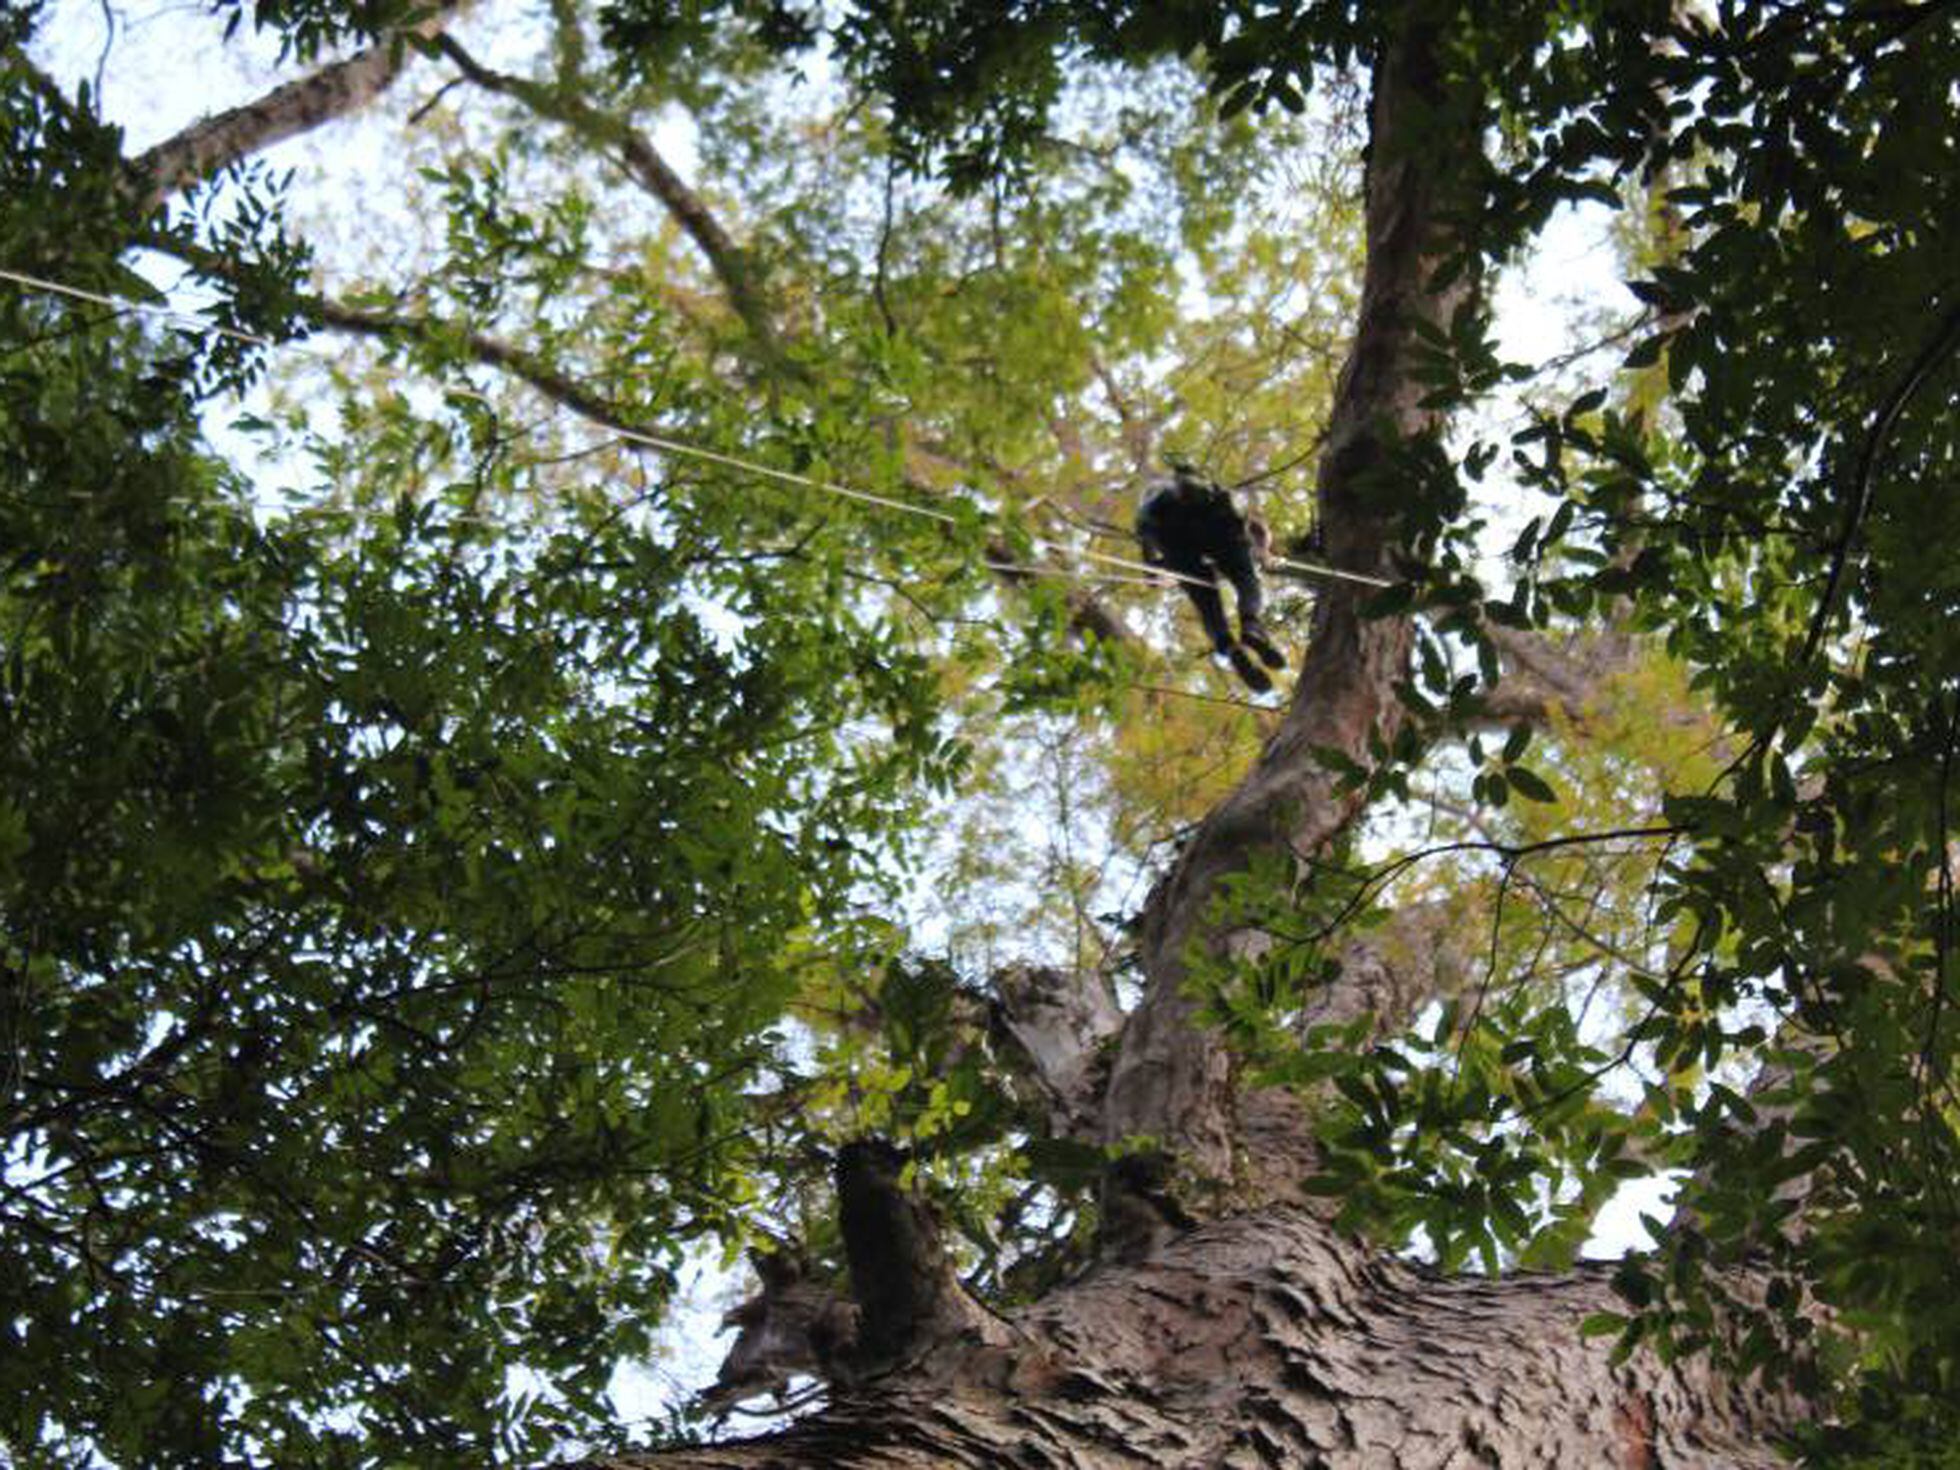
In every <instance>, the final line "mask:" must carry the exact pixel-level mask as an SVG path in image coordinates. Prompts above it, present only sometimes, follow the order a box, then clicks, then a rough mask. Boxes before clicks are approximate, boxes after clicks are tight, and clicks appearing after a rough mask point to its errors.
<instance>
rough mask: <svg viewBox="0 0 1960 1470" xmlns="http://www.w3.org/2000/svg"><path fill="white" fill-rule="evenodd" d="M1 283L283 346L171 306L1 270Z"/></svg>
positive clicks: (262, 344) (258, 343)
mask: <svg viewBox="0 0 1960 1470" xmlns="http://www.w3.org/2000/svg"><path fill="white" fill-rule="evenodd" d="M0 280H5V281H12V282H14V283H15V284H16V285H20V286H26V287H28V288H30V289H31V290H36V291H52V292H53V293H54V294H55V295H57V296H71V297H73V298H74V299H75V300H77V301H87V302H90V303H92V304H93V305H96V306H106V307H108V308H109V309H110V310H111V311H140V312H142V313H144V314H145V315H147V316H157V317H164V318H167V319H168V320H170V321H173V322H175V323H177V324H178V325H179V326H181V327H183V329H184V330H185V331H199V332H210V333H211V334H212V335H214V336H218V337H229V338H231V339H232V340H233V341H234V342H246V343H249V344H250V345H252V346H254V347H268V348H273V349H277V348H279V347H280V346H282V345H290V344H282V343H278V342H275V341H273V340H272V339H271V338H270V337H261V336H260V335H259V334H258V333H256V332H240V331H235V330H233V329H232V328H231V327H221V326H219V325H218V324H217V323H216V322H207V321H206V320H204V318H203V317H201V316H193V315H192V314H191V313H190V312H187V311H179V310H177V309H176V308H175V307H172V306H157V305H155V304H153V303H151V302H148V301H131V300H129V299H128V298H127V297H120V296H104V295H103V294H102V293H101V292H99V291H84V290H83V289H82V288H81V287H79V286H64V285H62V284H61V283H60V282H59V281H44V280H42V279H41V278H40V277H39V276H27V275H22V274H21V273H20V272H19V271H10V270H8V269H6V268H5V267H4V266H0Z"/></svg>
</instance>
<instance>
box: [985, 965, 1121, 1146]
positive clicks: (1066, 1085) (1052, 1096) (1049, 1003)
mask: <svg viewBox="0 0 1960 1470" xmlns="http://www.w3.org/2000/svg"><path fill="white" fill-rule="evenodd" d="M994 995H995V998H996V1003H997V1004H996V1011H995V1016H996V1020H997V1022H998V1024H999V1026H1000V1029H1001V1030H1002V1031H1004V1032H1005V1033H1006V1034H1007V1036H1008V1038H1009V1039H1010V1040H1011V1041H1012V1042H1013V1043H1014V1045H1015V1047H1016V1048H1017V1049H1018V1050H1019V1051H1020V1053H1021V1054H1022V1056H1023V1057H1025V1058H1026V1059H1027V1063H1028V1068H1029V1070H1030V1072H1031V1073H1032V1074H1033V1076H1034V1078H1035V1080H1036V1081H1037V1082H1038V1083H1039V1084H1040V1086H1041V1089H1042V1091H1043V1092H1044V1093H1046V1094H1047V1097H1048V1108H1047V1112H1048V1118H1049V1126H1050V1128H1051V1129H1052V1131H1054V1132H1055V1133H1057V1134H1060V1135H1063V1136H1067V1137H1081V1136H1093V1127H1092V1124H1093V1120H1094V1117H1095V1108H1096V1104H1097V1102H1098V1101H1099V1100H1100V1098H1101V1095H1102V1086H1103V1083H1104V1081H1105V1078H1104V1075H1103V1073H1104V1059H1103V1046H1104V1043H1105V1042H1107V1041H1108V1040H1109V1038H1110V1037H1112V1036H1114V1035H1115V1034H1116V1031H1117V1028H1118V1027H1119V1026H1120V1025H1121V1024H1122V1020H1123V1013H1122V1012H1121V1011H1119V1010H1118V1009H1117V1008H1116V1002H1115V1000H1114V999H1112V998H1111V996H1110V994H1109V991H1108V989H1107V988H1106V987H1105V986H1104V985H1103V983H1102V981H1101V979H1100V978H1099V977H1095V976H1080V977H1079V976H1076V975H1074V974H1071V973H1069V972H1067V971H1063V970H1056V969H1051V968H1048V967H1046V966H1038V965H1021V966H1017V967H1015V968H1012V969H1008V970H1004V971H1002V972H1001V973H999V974H997V975H996V976H995V977H994Z"/></svg>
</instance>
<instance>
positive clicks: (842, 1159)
mask: <svg viewBox="0 0 1960 1470" xmlns="http://www.w3.org/2000/svg"><path fill="white" fill-rule="evenodd" d="M904 1164H905V1160H904V1158H903V1156H902V1155H901V1154H900V1153H899V1152H898V1150H897V1149H895V1148H893V1147H892V1146H891V1145H890V1144H888V1143H885V1142H883V1141H882V1140H878V1139H860V1140H859V1141H857V1142H855V1143H848V1144H846V1145H844V1147H843V1148H842V1149H840V1150H839V1151H838V1155H837V1219H838V1226H839V1228H840V1230H841V1231H842V1233H843V1236H844V1253H845V1256H846V1258H847V1259H848V1260H849V1261H850V1266H851V1295H852V1296H854V1297H855V1298H856V1299H857V1304H858V1334H857V1342H856V1344H855V1347H854V1348H853V1351H852V1354H851V1367H852V1369H853V1370H854V1371H855V1372H858V1373H877V1372H882V1371H884V1370H885V1369H888V1368H890V1367H892V1366H894V1365H896V1364H899V1363H902V1362H904V1361H906V1360H907V1359H909V1358H912V1357H914V1356H916V1355H917V1354H919V1353H922V1352H924V1351H926V1350H928V1349H930V1348H932V1347H934V1346H936V1345H938V1344H940V1343H942V1342H949V1341H952V1340H954V1339H956V1338H958V1339H968V1340H971V1341H975V1342H978V1341H982V1340H987V1341H994V1342H998V1341H1000V1340H1001V1334H1000V1329H999V1324H998V1323H997V1322H996V1321H995V1319H994V1318H992V1317H990V1316H988V1315H987V1313H986V1312H985V1311H984V1310H982V1308H981V1307H980V1306H979V1305H978V1304H977V1303H975V1302H974V1300H973V1299H972V1298H971V1297H970V1296H968V1295H967V1294H966V1290H965V1288H964V1287H962V1286H961V1285H960V1281H959V1277H958V1276H957V1275H956V1274H955V1273H954V1271H953V1263H952V1260H951V1258H950V1257H949V1256H948V1255H947V1253H946V1249H945V1246H944V1244H943V1243H942V1242H941V1240H940V1236H939V1223H938V1221H937V1220H935V1219H934V1218H933V1214H932V1210H931V1208H930V1207H929V1206H928V1205H927V1204H926V1203H925V1202H924V1201H923V1200H921V1199H919V1198H918V1197H917V1196H916V1195H914V1194H913V1193H912V1192H911V1191H910V1190H908V1189H906V1188H905V1187H904V1185H903V1184H902V1183H901V1178H902V1174H903V1169H904Z"/></svg>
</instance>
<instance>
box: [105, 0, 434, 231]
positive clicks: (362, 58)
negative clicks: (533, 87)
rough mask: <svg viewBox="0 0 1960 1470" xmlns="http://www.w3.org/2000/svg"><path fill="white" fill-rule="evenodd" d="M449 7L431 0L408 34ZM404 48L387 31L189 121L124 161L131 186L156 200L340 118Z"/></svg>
mask: <svg viewBox="0 0 1960 1470" xmlns="http://www.w3.org/2000/svg"><path fill="white" fill-rule="evenodd" d="M456 10H457V6H456V4H455V3H453V0H450V3H445V4H441V5H438V6H437V7H436V9H435V11H434V13H433V14H431V15H430V16H429V17H428V18H427V19H425V20H423V21H422V22H421V23H420V24H418V25H417V26H415V27H414V29H413V31H412V32H410V33H409V34H413V35H417V36H424V37H434V36H437V35H439V34H440V33H441V32H442V29H443V27H445V26H447V25H448V24H449V23H450V21H452V20H453V19H454V18H455V15H456ZM409 52H410V47H409V45H408V43H407V40H406V38H405V37H404V36H402V35H394V36H388V37H385V38H384V39H382V40H380V41H377V42H376V43H375V44H374V45H372V46H370V47H368V48H367V50H365V51H362V52H359V53H358V54H356V55H354V56H350V57H348V58H347V59H346V60H345V61H336V62H333V63H332V64H330V65H328V66H323V67H320V68H319V69H318V70H317V71H313V72H311V73H309V74H308V75H306V76H303V77H300V78H298V79H297V80H295V81H291V82H287V83H286V84H285V85H284V86H280V87H275V88H274V89H273V90H272V91H270V92H268V93H266V94H265V96H263V97H260V98H257V99H256V100H254V101H251V102H247V103H245V104H244V105H243V106H242V107H233V108H230V109H228V110H227V111H224V112H220V113H218V114H216V115H215V116H212V117H207V118H204V119H202V120H201V121H199V122H196V123H193V124H192V125H191V126H190V127H188V128H185V129H184V130H183V131H182V132H180V133H178V134H177V135H176V136H175V137H172V138H168V139H165V140H164V141H163V142H161V143H159V144H157V145H156V146H155V147H154V148H152V149H150V150H149V151H148V152H146V153H144V154H143V155H142V156H141V157H139V158H137V159H135V160H133V161H132V162H131V164H130V165H129V167H130V172H131V174H132V176H133V178H134V179H135V181H136V186H137V187H138V188H139V189H141V190H142V191H144V194H145V197H146V199H147V202H148V203H149V204H150V205H151V206H155V205H157V204H160V203H162V202H163V201H164V200H165V199H167V198H168V197H169V196H170V195H172V194H174V193H176V192H178V191H179V190H181V189H185V188H188V187H189V186H190V185H191V184H194V183H196V182H197V181H198V180H199V179H201V178H204V177H205V176H206V175H208V174H211V173H213V172H215V171H216V170H218V169H221V168H224V167H226V166H227V165H229V164H233V163H236V162H238V161H239V160H240V159H244V158H249V157H251V156H252V155H253V154H255V153H261V152H263V151H264V150H265V149H267V148H270V147H272V145H273V144H275V143H282V142H284V141H285V140H286V139H288V138H296V137H298V136H300V135H301V134H302V133H307V132H310V131H312V130H313V129H314V128H317V127H319V126H320V125H321V124H322V123H327V122H332V121H334V120H335V119H336V118H342V117H346V116H347V115H348V114H350V113H353V112H355V111H358V110H359V109H360V108H362V107H365V106H366V105H367V104H368V103H370V102H372V101H373V100H374V99H375V98H377V97H379V96H380V95H381V94H382V93H383V92H385V91H387V90H388V88H389V86H391V85H392V84H393V82H394V80H395V78H396V77H398V76H400V75H401V72H402V68H403V67H404V65H406V63H407V61H408V56H409Z"/></svg>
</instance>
